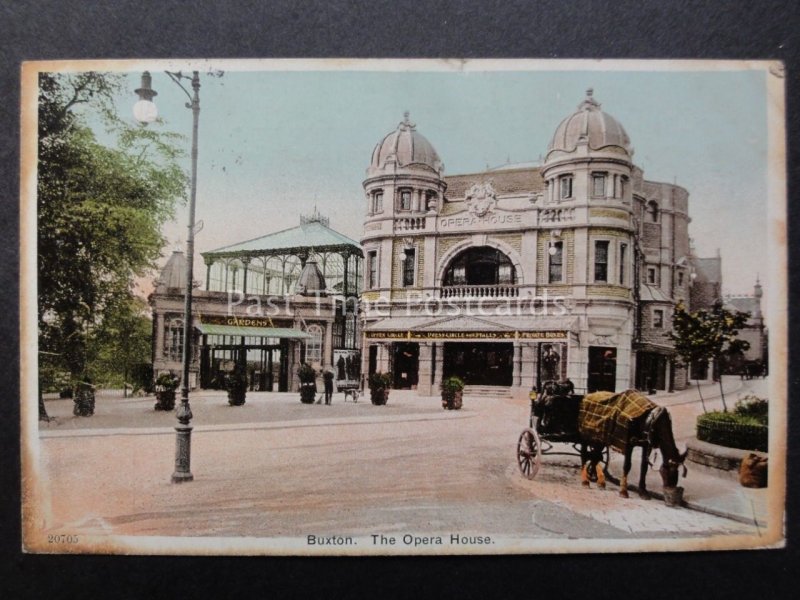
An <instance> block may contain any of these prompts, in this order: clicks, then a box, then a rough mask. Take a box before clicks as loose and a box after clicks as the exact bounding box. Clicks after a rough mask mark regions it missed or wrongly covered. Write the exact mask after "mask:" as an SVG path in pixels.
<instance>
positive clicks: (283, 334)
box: [197, 323, 311, 340]
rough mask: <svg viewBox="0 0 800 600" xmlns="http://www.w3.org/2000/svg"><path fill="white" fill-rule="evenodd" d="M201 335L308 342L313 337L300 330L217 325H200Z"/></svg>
mask: <svg viewBox="0 0 800 600" xmlns="http://www.w3.org/2000/svg"><path fill="white" fill-rule="evenodd" d="M197 328H198V329H199V330H200V333H204V334H208V335H234V336H246V337H268V338H282V339H296V340H308V339H311V336H310V335H309V334H307V333H306V332H304V331H300V330H299V329H291V328H289V327H240V326H238V325H216V324H213V325H212V324H210V323H199V324H198V325H197Z"/></svg>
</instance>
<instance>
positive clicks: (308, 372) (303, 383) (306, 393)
mask: <svg viewBox="0 0 800 600" xmlns="http://www.w3.org/2000/svg"><path fill="white" fill-rule="evenodd" d="M297 377H298V378H299V379H300V402H302V403H303V404H313V403H314V399H315V398H316V397H317V372H316V371H315V370H314V368H313V367H312V366H311V365H309V364H308V363H303V364H302V365H300V368H298V369H297Z"/></svg>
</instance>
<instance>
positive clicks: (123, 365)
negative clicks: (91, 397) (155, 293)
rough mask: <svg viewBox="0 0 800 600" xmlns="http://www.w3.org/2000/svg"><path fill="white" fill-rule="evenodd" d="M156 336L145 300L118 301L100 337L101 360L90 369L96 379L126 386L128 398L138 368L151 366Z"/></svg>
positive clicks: (101, 329)
mask: <svg viewBox="0 0 800 600" xmlns="http://www.w3.org/2000/svg"><path fill="white" fill-rule="evenodd" d="M152 333H153V323H152V321H151V320H150V319H149V318H148V317H147V304H146V303H145V301H144V300H142V299H141V298H139V297H137V296H132V295H125V296H120V297H119V298H115V299H114V303H113V305H112V306H110V307H109V310H107V311H106V315H105V318H104V319H103V322H102V324H101V325H100V327H99V328H98V330H97V333H96V336H97V340H96V347H97V349H98V351H97V356H96V357H95V359H94V361H93V363H92V364H91V365H90V366H89V371H90V373H91V376H92V378H93V379H95V380H98V379H101V378H102V379H105V380H106V381H109V382H110V383H113V384H115V385H122V386H124V387H123V389H124V390H125V391H124V395H126V396H127V389H128V384H129V382H130V381H131V374H132V373H133V371H134V368H135V367H136V366H137V365H141V364H142V363H146V362H150V359H151V347H152V339H151V338H152ZM132 387H135V386H132Z"/></svg>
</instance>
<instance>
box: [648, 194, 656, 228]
mask: <svg viewBox="0 0 800 600" xmlns="http://www.w3.org/2000/svg"><path fill="white" fill-rule="evenodd" d="M647 214H648V215H650V222H651V223H658V203H657V202H653V201H652V200H651V201H650V202H648V203H647Z"/></svg>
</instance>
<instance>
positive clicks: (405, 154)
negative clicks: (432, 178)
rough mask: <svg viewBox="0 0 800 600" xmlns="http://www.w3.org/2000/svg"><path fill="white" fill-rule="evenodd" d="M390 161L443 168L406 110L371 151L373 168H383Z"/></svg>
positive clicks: (402, 165) (438, 170) (439, 169)
mask: <svg viewBox="0 0 800 600" xmlns="http://www.w3.org/2000/svg"><path fill="white" fill-rule="evenodd" d="M392 161H393V162H395V163H396V165H397V166H398V167H407V166H412V165H422V166H426V167H429V168H431V169H433V170H434V171H436V172H437V173H438V172H440V171H441V170H442V169H443V168H444V165H443V164H442V161H441V159H440V158H439V155H438V154H437V153H436V150H434V149H433V146H431V143H430V142H429V141H428V140H427V139H425V137H424V136H423V135H422V134H420V133H418V132H417V130H416V125H415V124H414V123H412V122H411V121H410V120H409V114H408V112H406V113H405V114H404V118H403V120H402V121H401V122H400V124H399V125H398V126H397V129H395V130H394V131H392V132H391V133H389V134H388V135H387V136H386V137H384V138H383V139H382V140H381V141H380V142H379V143H378V145H377V146H375V150H373V151H372V163H371V167H372V168H373V169H383V168H384V167H385V166H386V163H387V162H392Z"/></svg>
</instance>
